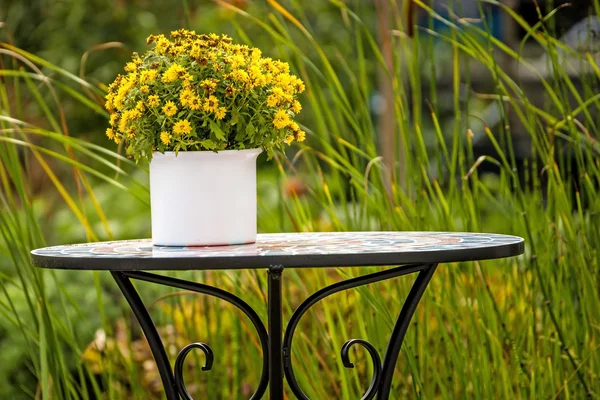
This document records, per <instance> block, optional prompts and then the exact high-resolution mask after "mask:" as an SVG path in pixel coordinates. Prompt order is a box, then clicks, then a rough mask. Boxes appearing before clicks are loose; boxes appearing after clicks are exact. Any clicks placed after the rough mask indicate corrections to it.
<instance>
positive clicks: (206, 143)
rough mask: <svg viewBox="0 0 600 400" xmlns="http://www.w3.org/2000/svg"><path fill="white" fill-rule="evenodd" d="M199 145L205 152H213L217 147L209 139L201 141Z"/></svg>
mask: <svg viewBox="0 0 600 400" xmlns="http://www.w3.org/2000/svg"><path fill="white" fill-rule="evenodd" d="M200 144H201V145H202V147H204V148H205V149H207V150H213V149H214V148H215V147H217V144H216V143H215V142H213V141H212V140H210V139H204V140H201V141H200Z"/></svg>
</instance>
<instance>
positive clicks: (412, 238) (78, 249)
mask: <svg viewBox="0 0 600 400" xmlns="http://www.w3.org/2000/svg"><path fill="white" fill-rule="evenodd" d="M522 247H523V239H522V238H520V237H516V236H509V235H500V234H489V233H485V234H484V233H461V232H322V233H278V234H261V235H258V239H257V242H256V243H253V244H245V245H232V246H211V247H165V246H153V245H152V242H151V240H150V239H143V240H124V241H113V242H97V243H85V244H75V245H62V246H53V247H46V248H42V249H37V250H34V251H32V255H33V256H34V264H36V265H37V264H39V263H38V262H36V260H39V259H43V258H45V257H50V258H53V259H54V260H56V259H60V258H82V259H129V260H144V259H161V260H165V259H213V260H214V259H233V258H238V259H240V260H244V259H245V260H250V259H252V260H254V259H256V258H260V257H265V258H269V259H270V258H281V257H284V258H287V259H289V258H294V257H295V258H297V259H301V258H302V257H313V258H314V257H327V256H352V255H354V256H361V255H362V256H365V255H376V254H379V255H381V254H392V253H393V254H398V255H399V256H400V257H401V255H402V254H403V253H404V254H415V253H418V254H420V255H422V256H423V257H424V258H425V259H426V258H427V255H428V254H433V253H438V254H440V253H447V254H449V253H454V255H455V256H456V255H457V254H459V253H462V254H463V255H464V254H466V255H468V253H469V252H473V251H477V250H485V249H494V248H496V249H509V248H511V249H512V252H509V253H511V254H505V255H498V257H499V256H510V255H516V254H520V253H522V250H523V249H522ZM519 249H520V250H519ZM478 257H481V256H478ZM485 258H497V256H492V257H483V259H485ZM452 260H453V257H450V258H449V259H448V261H452ZM399 261H401V260H399ZM407 261H408V260H407ZM56 267H57V268H60V266H56Z"/></svg>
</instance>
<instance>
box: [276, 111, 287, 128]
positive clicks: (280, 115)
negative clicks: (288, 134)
mask: <svg viewBox="0 0 600 400" xmlns="http://www.w3.org/2000/svg"><path fill="white" fill-rule="evenodd" d="M291 122H292V121H291V120H290V116H289V115H288V113H286V112H285V111H283V110H279V111H277V114H275V118H273V125H275V128H277V129H283V128H285V127H286V126H288V125H289V124H290V123H291Z"/></svg>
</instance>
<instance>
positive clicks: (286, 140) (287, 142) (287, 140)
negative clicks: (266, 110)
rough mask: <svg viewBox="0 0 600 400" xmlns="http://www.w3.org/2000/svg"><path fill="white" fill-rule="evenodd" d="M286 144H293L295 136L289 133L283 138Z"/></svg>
mask: <svg viewBox="0 0 600 400" xmlns="http://www.w3.org/2000/svg"><path fill="white" fill-rule="evenodd" d="M283 141H284V142H285V143H286V144H291V143H292V142H293V141H294V137H293V136H292V135H288V136H286V137H285V139H284V140H283Z"/></svg>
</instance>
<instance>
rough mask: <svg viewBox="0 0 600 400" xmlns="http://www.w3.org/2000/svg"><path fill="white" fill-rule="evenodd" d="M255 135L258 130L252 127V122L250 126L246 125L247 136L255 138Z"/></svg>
mask: <svg viewBox="0 0 600 400" xmlns="http://www.w3.org/2000/svg"><path fill="white" fill-rule="evenodd" d="M255 134H256V128H255V127H254V125H252V122H248V125H246V135H248V137H254V135H255Z"/></svg>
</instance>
